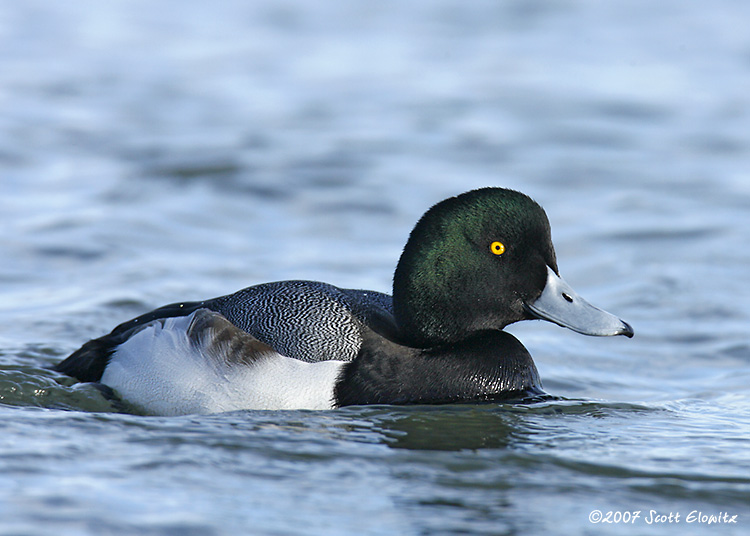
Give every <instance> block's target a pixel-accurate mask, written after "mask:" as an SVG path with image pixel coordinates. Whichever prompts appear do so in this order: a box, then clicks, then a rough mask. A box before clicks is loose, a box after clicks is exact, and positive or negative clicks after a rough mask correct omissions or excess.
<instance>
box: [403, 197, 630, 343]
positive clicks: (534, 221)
mask: <svg viewBox="0 0 750 536" xmlns="http://www.w3.org/2000/svg"><path fill="white" fill-rule="evenodd" d="M393 305H394V312H395V317H396V322H397V324H398V326H399V330H400V331H401V336H402V337H403V339H404V340H405V341H406V342H407V343H409V344H411V345H414V346H420V347H430V346H437V345H441V344H446V343H453V342H458V341H460V340H463V339H465V338H467V337H469V336H471V335H472V334H473V333H476V332H478V331H483V330H500V329H503V328H504V327H505V326H507V325H508V324H511V323H513V322H517V321H519V320H528V319H533V318H539V319H543V320H548V321H551V322H554V323H556V324H559V325H561V326H563V327H567V328H570V329H572V330H574V331H577V332H579V333H583V334H585V335H626V336H628V337H632V336H633V330H632V328H631V327H630V326H629V325H628V324H627V323H625V322H623V321H622V320H620V319H619V318H617V317H615V316H613V315H611V314H609V313H607V312H604V311H602V310H600V309H597V308H596V307H594V306H592V305H590V304H589V303H588V302H586V301H585V300H583V299H582V298H581V297H580V296H578V294H576V292H575V291H573V289H572V288H571V287H570V286H569V285H568V284H567V283H565V281H564V280H562V279H561V278H560V275H559V272H558V268H557V260H556V258H555V250H554V248H553V246H552V239H551V237H550V225H549V221H548V220H547V215H546V214H545V212H544V210H543V209H542V207H540V206H539V205H538V204H537V203H536V202H534V201H533V200H532V199H531V198H529V197H528V196H526V195H524V194H522V193H520V192H516V191H513V190H506V189H503V188H483V189H481V190H473V191H471V192H467V193H464V194H462V195H459V196H457V197H452V198H450V199H446V200H445V201H442V202H440V203H438V204H437V205H435V206H434V207H432V208H431V209H430V210H428V211H427V213H425V215H424V216H422V218H421V219H420V220H419V222H418V223H417V225H416V226H415V227H414V230H413V231H412V232H411V235H410V237H409V240H408V242H407V244H406V246H405V247H404V251H403V253H402V255H401V259H400V261H399V263H398V266H397V267H396V273H395V275H394V280H393Z"/></svg>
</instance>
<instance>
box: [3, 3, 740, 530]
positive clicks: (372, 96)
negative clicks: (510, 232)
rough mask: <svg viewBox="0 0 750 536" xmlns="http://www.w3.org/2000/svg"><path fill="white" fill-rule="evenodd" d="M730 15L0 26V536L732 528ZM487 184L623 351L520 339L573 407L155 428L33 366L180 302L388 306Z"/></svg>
mask: <svg viewBox="0 0 750 536" xmlns="http://www.w3.org/2000/svg"><path fill="white" fill-rule="evenodd" d="M748 20H750V7H749V5H748V4H747V3H745V2H742V1H739V0H736V1H731V0H724V1H718V2H714V3H712V4H711V6H708V5H707V4H703V3H685V2H679V1H677V0H667V1H663V2H658V3H654V2H645V1H640V0H636V1H631V2H620V3H613V2H596V1H593V0H591V1H589V0H578V1H574V0H538V1H533V2H528V1H510V2H494V1H493V2H491V1H487V2H483V1H480V2H470V3H466V2H458V1H455V2H454V1H450V0H440V1H437V2H435V1H415V2H408V3H407V2H402V3H394V2H385V3H383V2H377V3H372V2H365V1H354V2H344V3H339V2H328V1H319V2H293V1H286V2H284V1H281V2H279V1H273V2H271V1H268V2H266V1H256V2H240V1H236V2H233V1H229V2H223V3H219V4H218V5H210V6H209V4H203V3H199V2H177V1H174V2H172V1H165V0H157V1H155V2H154V1H152V2H143V1H138V0H135V1H133V0H131V1H128V2H125V1H122V2H120V1H113V2H93V1H86V0H81V1H77V2H63V3H60V2H58V3H55V2H43V1H36V0H29V1H25V2H0V64H1V65H2V69H0V106H2V110H3V111H2V114H0V296H1V297H2V300H0V326H2V327H1V328H0V534H3V535H5V534H8V535H11V534H12V535H32V534H33V535H39V534H55V535H78V534H92V535H94V534H95V535H101V534H118V535H119V534H134V535H135V534H137V535H143V534H146V535H149V534H153V535H171V534H174V535H177V534H179V535H225V534H226V535H229V534H231V535H237V534H262V535H266V534H267V535H295V534H299V535H303V534H304V535H309V534H321V535H350V534H366V535H381V534H382V535H393V534H404V535H443V534H446V535H447V534H470V535H480V534H481V535H485V534H486V535H496V534H543V533H546V534H602V533H606V534H628V535H631V534H680V535H682V534H712V535H713V534H748V530H750V506H749V505H750V336H749V335H750V333H749V332H750V290H749V289H748V282H749V281H750V275H749V274H748V266H750V248H748V247H747V244H749V243H750V134H748V133H750V92H748V88H750V33H748V31H747V21H748ZM487 185H497V186H506V187H512V188H516V189H519V190H522V191H524V192H526V193H528V194H529V195H531V196H532V197H534V198H535V199H536V200H538V201H539V202H540V203H541V204H542V205H543V206H544V207H545V208H546V210H547V212H548V214H549V217H550V220H551V222H552V227H553V239H554V241H555V244H556V249H557V255H558V261H559V264H560V268H561V272H562V274H563V276H564V277H565V278H566V280H568V282H570V283H571V284H572V285H573V286H574V287H575V288H576V289H577V290H578V291H579V292H580V293H581V294H582V295H583V296H584V297H586V298H587V299H589V300H590V301H591V302H593V303H595V304H597V305H599V306H601V307H603V308H605V309H607V310H610V311H612V312H614V313H616V314H618V315H619V316H621V317H623V318H624V319H626V320H627V321H628V322H630V323H631V324H632V325H633V326H634V328H635V331H636V337H635V338H634V339H632V340H627V339H625V338H622V337H619V338H616V339H595V338H588V337H582V336H580V335H577V334H575V333H572V332H570V331H566V330H562V329H560V328H558V327H556V326H553V325H551V324H546V323H540V322H526V323H524V324H519V325H515V326H512V327H511V328H510V330H511V331H512V332H513V333H514V334H516V335H517V336H518V337H519V338H520V339H521V340H522V341H523V342H524V344H525V345H526V346H527V348H528V349H529V351H530V352H531V354H532V355H533V356H534V357H535V361H536V363H537V366H538V368H539V371H540V374H541V376H542V379H543V381H544V386H545V388H546V390H547V391H548V392H550V393H552V394H555V395H557V396H559V397H561V398H560V399H559V400H553V401H547V402H542V403H537V404H528V405H516V406H512V405H498V404H485V405H472V404H466V405H452V406H436V407H405V408H401V407H388V406H379V407H362V408H346V409H342V410H336V411H330V412H308V411H294V412H260V411H258V412H254V411H248V412H239V413H230V414H222V415H211V416H189V417H179V418H162V417H143V416H136V415H128V414H123V413H119V412H118V411H117V408H116V407H113V406H112V405H111V404H110V403H109V402H108V401H107V400H105V399H104V398H103V397H102V396H101V394H100V393H99V391H97V390H96V389H94V388H92V387H91V386H89V385H79V384H75V383H74V382H73V380H71V379H69V378H66V377H63V376H61V375H59V374H57V373H54V372H51V371H50V370H49V369H48V367H49V366H50V365H52V364H54V363H56V362H58V361H59V360H60V359H62V358H63V357H65V356H66V355H67V354H69V353H70V352H71V351H73V350H75V349H76V348H78V346H80V344H81V343H82V342H84V341H86V340H87V339H89V338H92V337H95V336H99V335H101V334H103V333H104V332H106V331H109V330H110V329H111V328H112V327H113V326H114V325H116V324H117V323H119V322H121V321H124V320H127V319H129V318H131V317H133V316H135V315H137V314H139V313H142V312H145V311H147V310H149V309H152V308H154V307H157V306H159V305H162V304H165V303H170V302H174V301H177V300H183V299H186V300H191V299H203V298H208V297H213V296H216V295H220V294H225V293H229V292H233V291H235V290H238V289H240V288H242V287H245V286H248V285H251V284H256V283H260V282H264V281H270V280H281V279H292V278H302V279H315V280H323V281H327V282H330V283H333V284H336V285H339V286H344V287H357V288H370V289H374V290H379V291H389V288H390V280H391V276H392V273H393V269H394V267H395V264H396V261H397V259H398V256H399V253H400V250H401V247H402V246H403V244H404V242H405V241H406V237H407V236H408V233H409V231H410V230H411V227H412V226H413V224H414V223H415V222H416V220H417V219H418V218H419V216H420V215H421V214H422V213H423V212H424V210H425V209H426V208H428V207H429V206H430V205H432V204H434V203H435V202H437V201H439V200H441V199H443V198H445V197H447V196H450V195H455V194H457V193H460V192H462V191H465V190H468V189H471V188H474V187H479V186H487ZM598 512H600V513H601V515H602V517H603V519H600V518H599V517H597V516H598V515H599V513H598ZM637 512H640V515H639V516H638V517H636V514H635V513H637ZM608 513H609V517H608ZM724 513H728V514H729V515H728V516H727V517H721V516H722V514H724ZM669 514H673V516H672V522H671V523H670V522H669V521H668V518H669ZM675 514H679V518H675ZM711 515H714V516H717V518H715V519H716V521H721V522H720V523H719V522H716V523H711V524H708V522H709V521H712V518H710V517H705V516H711ZM658 516H663V517H661V518H660V517H658ZM702 516H703V517H702ZM732 516H737V517H736V518H735V523H729V522H725V520H726V521H730V520H731V518H732ZM625 519H629V520H630V522H629V523H625V522H624V520H625ZM658 519H665V520H667V521H666V522H664V523H657V522H656V520H658ZM617 520H619V522H617V523H616V522H614V521H617ZM607 521H610V522H609V523H608V522H607ZM649 521H651V522H650V523H649Z"/></svg>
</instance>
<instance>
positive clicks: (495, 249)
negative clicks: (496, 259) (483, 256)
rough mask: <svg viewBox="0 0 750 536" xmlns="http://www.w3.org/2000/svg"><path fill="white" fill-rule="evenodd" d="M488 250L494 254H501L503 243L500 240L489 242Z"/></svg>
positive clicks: (503, 250) (503, 249)
mask: <svg viewBox="0 0 750 536" xmlns="http://www.w3.org/2000/svg"><path fill="white" fill-rule="evenodd" d="M490 251H491V252H492V253H493V254H494V255H502V254H503V253H505V244H503V243H502V242H497V241H495V242H493V243H492V244H490Z"/></svg>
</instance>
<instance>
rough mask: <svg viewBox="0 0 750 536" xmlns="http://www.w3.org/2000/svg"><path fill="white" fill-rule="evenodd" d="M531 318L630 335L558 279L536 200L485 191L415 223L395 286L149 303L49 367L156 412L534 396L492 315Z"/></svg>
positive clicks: (305, 284) (286, 285)
mask: <svg viewBox="0 0 750 536" xmlns="http://www.w3.org/2000/svg"><path fill="white" fill-rule="evenodd" d="M529 319H543V320H549V321H551V322H554V323H556V324H559V325H561V326H564V327H567V328H570V329H572V330H574V331H577V332H579V333H583V334H586V335H626V336H628V337H632V336H633V330H632V328H631V327H630V326H629V325H628V324H627V323H625V322H623V321H622V320H620V319H618V318H617V317H615V316H612V315H611V314H609V313H606V312H604V311H602V310H600V309H597V308H595V307H594V306H592V305H590V304H589V303H587V302H586V301H584V300H583V299H582V298H580V297H579V296H578V295H577V294H576V293H575V291H573V289H572V288H571V287H570V286H568V284H567V283H565V281H563V280H562V279H561V278H560V276H559V272H558V268H557V261H556V259H555V252H554V248H553V246H552V241H551V237H550V226H549V222H548V220H547V215H546V214H545V212H544V210H543V209H542V208H541V207H540V206H539V205H538V204H537V203H536V202H534V201H533V200H532V199H530V198H529V197H527V196H526V195H524V194H522V193H520V192H516V191H513V190H507V189H502V188H483V189H480V190H473V191H470V192H467V193H464V194H462V195H459V196H456V197H452V198H450V199H446V200H445V201H442V202H441V203H438V204H437V205H435V206H434V207H432V208H431V209H430V210H428V211H427V213H426V214H425V215H424V216H423V217H422V218H421V219H420V220H419V222H418V223H417V225H416V226H415V227H414V230H413V231H412V232H411V235H410V236H409V240H408V242H407V243H406V246H405V247H404V251H403V253H402V255H401V259H400V260H399V262H398V266H397V267H396V272H395V275H394V278H393V298H391V296H389V295H387V294H383V293H379V292H372V291H365V290H351V289H342V288H338V287H335V286H332V285H328V284H326V283H319V282H313V281H282V282H276V283H266V284H262V285H257V286H253V287H249V288H246V289H244V290H240V291H239V292H236V293H234V294H229V295H227V296H222V297H219V298H214V299H211V300H206V301H201V302H183V303H176V304H172V305H167V306H164V307H161V308H159V309H156V310H154V311H151V312H149V313H146V314H144V315H142V316H139V317H138V318H135V319H133V320H130V321H128V322H125V323H123V324H121V325H119V326H117V327H116V328H115V329H114V330H113V331H112V332H111V333H110V334H108V335H105V336H103V337H100V338H98V339H94V340H91V341H89V342H87V343H86V344H84V345H83V346H82V347H81V348H80V349H79V350H77V351H76V352H74V353H73V354H71V355H70V356H69V357H68V358H67V359H65V360H64V361H62V362H61V363H59V364H58V365H57V367H56V369H57V370H58V371H60V372H63V373H65V374H68V375H70V376H73V377H75V378H77V379H78V380H80V381H83V382H98V383H100V384H103V385H105V386H107V387H108V388H110V389H111V390H112V391H113V392H114V393H115V394H116V395H117V396H118V397H119V398H121V399H122V400H124V401H125V402H127V403H128V404H130V405H132V406H133V407H134V408H135V409H136V410H137V411H140V412H143V413H148V414H159V415H179V414H190V413H215V412H222V411H230V410H238V409H295V408H309V409H326V408H336V407H340V406H347V405H356V404H435V403H449V402H457V401H471V400H494V399H509V398H515V399H522V398H524V397H530V396H537V395H541V394H543V391H542V386H541V381H540V379H539V374H538V372H537V370H536V367H535V365H534V361H533V360H532V359H531V356H530V355H529V353H528V351H527V350H526V349H525V348H524V346H523V345H522V344H521V343H520V342H519V341H518V340H517V339H516V338H515V337H513V335H511V334H509V333H507V332H505V331H503V328H504V327H505V326H507V325H508V324H511V323H513V322H517V321H519V320H529Z"/></svg>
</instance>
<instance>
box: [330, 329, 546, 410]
mask: <svg viewBox="0 0 750 536" xmlns="http://www.w3.org/2000/svg"><path fill="white" fill-rule="evenodd" d="M542 392H543V391H542V385H541V380H540V379H539V373H538V372H537V370H536V366H535V365H534V361H533V360H532V359H531V355H529V353H528V351H527V350H526V348H524V347H523V345H522V344H521V343H520V342H519V341H518V340H517V339H516V338H515V337H513V335H510V334H509V333H506V332H504V331H488V332H482V333H478V334H476V335H475V336H473V337H471V338H470V339H467V340H464V341H462V342H460V343H455V344H449V345H445V346H441V347H437V348H431V349H427V350H425V349H419V348H411V347H407V346H401V345H399V344H396V343H394V342H391V341H388V340H387V339H384V338H383V337H380V336H378V335H376V334H373V333H369V334H365V335H364V339H363V342H362V347H361V350H360V352H359V354H358V356H357V358H356V359H355V360H354V361H352V362H350V363H348V364H347V365H345V367H344V370H343V372H342V375H341V376H340V379H339V381H338V383H337V385H336V387H335V391H334V396H335V402H336V405H337V406H350V405H360V404H439V403H447V402H459V401H471V400H492V399H503V398H506V399H507V398H524V397H528V396H533V395H538V394H541V393H542Z"/></svg>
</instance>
